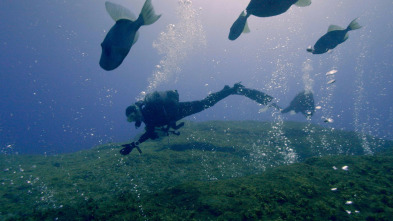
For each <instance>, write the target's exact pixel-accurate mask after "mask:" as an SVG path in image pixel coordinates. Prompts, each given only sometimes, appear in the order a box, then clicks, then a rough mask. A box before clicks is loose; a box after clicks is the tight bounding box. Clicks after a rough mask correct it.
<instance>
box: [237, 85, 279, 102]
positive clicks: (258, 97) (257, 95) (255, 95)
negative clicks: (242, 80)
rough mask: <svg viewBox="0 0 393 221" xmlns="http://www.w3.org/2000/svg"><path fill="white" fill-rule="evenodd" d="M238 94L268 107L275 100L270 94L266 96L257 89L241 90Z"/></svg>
mask: <svg viewBox="0 0 393 221" xmlns="http://www.w3.org/2000/svg"><path fill="white" fill-rule="evenodd" d="M237 94H240V95H244V96H246V97H248V98H249V99H251V100H253V101H255V102H257V103H259V104H262V105H267V104H268V103H269V102H271V101H272V100H273V97H272V96H270V95H268V94H265V93H263V92H261V91H258V90H255V89H248V88H244V87H243V88H241V89H240V90H239V91H238V93H237Z"/></svg>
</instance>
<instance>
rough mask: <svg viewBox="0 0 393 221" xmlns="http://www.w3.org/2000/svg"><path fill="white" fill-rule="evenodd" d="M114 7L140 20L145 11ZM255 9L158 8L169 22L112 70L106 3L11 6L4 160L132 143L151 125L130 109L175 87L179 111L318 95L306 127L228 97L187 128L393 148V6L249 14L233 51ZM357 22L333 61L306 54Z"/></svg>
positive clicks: (200, 3)
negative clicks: (352, 137) (326, 134)
mask: <svg viewBox="0 0 393 221" xmlns="http://www.w3.org/2000/svg"><path fill="white" fill-rule="evenodd" d="M112 2H114V3H117V4H120V5H122V6H124V7H126V8H129V9H130V10H131V11H132V12H134V13H135V14H136V15H138V14H139V13H140V11H141V8H142V6H143V3H144V1H143V0H131V1H125V0H113V1H112ZM248 3H249V1H248V0H214V1H208V0H194V1H190V0H166V1H159V0H153V1H152V4H153V6H154V9H155V12H156V13H157V14H162V16H161V18H160V19H159V20H158V21H157V22H155V23H154V24H151V25H148V26H143V27H141V28H140V30H139V32H140V36H139V40H138V42H137V43H136V44H135V45H133V47H132V49H131V51H130V53H129V54H128V56H127V57H126V58H125V59H124V61H123V63H122V64H121V65H120V66H119V67H118V68H117V69H115V70H112V71H105V70H103V69H102V68H101V67H100V65H99V60H100V55H101V46H100V44H101V43H102V41H103V40H104V38H105V36H106V34H107V33H108V31H109V30H110V28H111V27H112V26H113V25H114V21H113V20H112V18H111V17H110V16H109V15H108V13H107V12H106V10H105V1H104V0H98V1H92V0H78V1H76V0H50V1H48V0H41V1H20V0H16V1H15V0H2V1H1V2H0V21H1V22H0V30H1V34H0V77H1V78H0V93H1V99H0V118H1V119H0V148H1V151H2V152H3V153H29V154H30V153H33V154H59V153H70V152H76V151H79V150H82V149H91V148H92V147H94V146H96V145H101V144H107V143H111V142H126V141H129V140H132V139H133V138H134V137H135V136H136V135H138V134H140V133H142V132H143V127H141V128H139V129H135V126H134V124H131V123H128V122H127V119H126V116H125V109H126V107H127V106H129V105H131V104H133V103H134V102H136V101H137V100H138V99H141V97H143V95H144V94H146V93H149V92H152V91H155V90H172V89H177V90H178V92H179V94H180V101H192V100H199V99H203V98H205V97H206V96H207V95H208V94H209V93H211V92H216V91H219V90H221V89H222V88H223V87H224V85H230V86H232V85H233V84H234V83H237V82H242V84H243V85H244V86H246V87H247V88H253V89H258V90H261V91H263V92H265V93H267V94H269V95H271V96H273V97H274V102H276V103H277V104H279V105H280V106H287V105H288V104H289V103H290V101H291V100H292V99H293V98H294V96H295V95H296V94H297V93H299V92H300V91H303V90H310V91H312V92H313V94H314V99H315V105H316V106H320V109H317V110H316V112H315V114H314V115H313V116H312V118H311V119H306V118H305V117H304V116H303V115H301V114H300V113H298V114H294V115H291V114H285V115H283V114H279V113H277V111H275V110H273V109H269V110H267V111H260V110H261V109H262V108H263V107H262V106H260V105H258V104H257V103H255V102H253V101H251V100H248V99H246V98H244V97H241V96H230V97H228V98H226V99H224V100H223V101H221V102H219V103H218V104H217V105H215V106H214V107H212V108H209V109H208V110H205V111H203V112H201V113H198V114H195V115H193V116H190V117H188V118H187V120H189V121H196V122H201V121H211V120H217V121H249V120H252V121H268V122H272V123H273V124H276V125H278V126H279V125H281V124H282V122H285V121H298V122H306V123H312V124H317V125H320V126H323V127H325V128H326V129H327V130H332V131H333V130H337V129H343V130H346V131H355V132H358V133H359V136H360V138H362V139H363V138H364V139H363V141H364V142H363V144H362V145H363V147H364V149H365V150H367V148H368V146H369V145H368V143H367V142H369V141H368V139H366V137H367V136H368V135H372V136H375V137H378V138H383V139H388V140H392V139H393V101H392V100H393V99H392V98H393V70H392V69H393V61H392V58H393V40H392V39H393V2H392V1H391V0H377V1H365V0H329V1H324V0H313V1H312V3H311V5H309V6H307V7H297V6H295V5H294V6H292V7H291V8H290V9H289V10H288V11H287V12H285V13H283V14H281V15H277V16H273V17H268V18H260V17H255V16H250V17H249V18H248V25H249V28H250V33H244V34H241V35H240V37H239V38H238V39H236V40H235V41H231V40H229V39H228V34H229V30H230V28H231V26H232V24H233V23H234V22H235V20H236V19H237V18H238V17H239V14H240V13H241V12H242V11H243V10H245V8H246V7H247V5H248ZM355 18H358V20H357V21H358V23H359V24H360V25H361V26H362V28H360V29H358V30H353V31H350V32H349V38H348V40H346V41H345V42H344V43H342V44H340V45H338V46H337V47H336V48H335V49H333V50H331V51H329V52H328V53H325V54H319V55H317V54H311V53H309V52H307V51H306V49H307V47H309V46H312V45H314V44H315V42H316V41H317V40H318V39H319V38H320V37H321V36H322V35H324V34H325V33H326V32H327V29H328V27H329V25H331V24H334V25H338V26H341V27H344V28H345V27H347V26H348V25H349V23H350V22H351V21H352V20H354V19H355ZM333 80H335V82H334V83H330V82H333ZM328 82H329V84H328ZM245 139H246V138H245ZM366 152H367V151H366ZM133 154H135V153H133Z"/></svg>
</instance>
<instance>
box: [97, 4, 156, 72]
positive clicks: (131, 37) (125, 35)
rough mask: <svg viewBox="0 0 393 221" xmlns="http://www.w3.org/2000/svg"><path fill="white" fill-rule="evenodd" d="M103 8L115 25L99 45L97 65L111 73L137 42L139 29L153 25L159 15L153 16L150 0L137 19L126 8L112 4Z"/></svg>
mask: <svg viewBox="0 0 393 221" xmlns="http://www.w3.org/2000/svg"><path fill="white" fill-rule="evenodd" d="M105 8H106V11H107V12H108V14H109V15H110V16H111V18H112V19H113V20H114V21H115V22H116V23H115V24H114V25H113V26H112V28H111V29H110V30H109V32H108V33H107V35H106V36H105V39H104V41H103V42H102V43H101V48H102V53H101V58H100V62H99V64H100V66H101V68H102V69H104V70H106V71H111V70H114V69H116V68H117V67H119V66H120V65H121V63H122V62H123V60H124V59H125V58H126V57H127V55H128V53H129V52H130V50H131V47H132V46H133V45H134V44H135V43H136V42H137V40H138V38H139V31H138V30H139V28H140V27H141V26H143V25H150V24H153V23H155V22H156V21H157V20H158V19H159V18H160V17H161V15H156V14H155V12H154V8H153V5H152V4H151V0H146V2H145V4H144V5H143V7H142V10H141V13H140V14H139V17H138V18H136V16H135V15H134V14H133V13H132V12H131V11H130V10H128V9H127V8H125V7H123V6H121V5H118V4H115V3H112V2H105Z"/></svg>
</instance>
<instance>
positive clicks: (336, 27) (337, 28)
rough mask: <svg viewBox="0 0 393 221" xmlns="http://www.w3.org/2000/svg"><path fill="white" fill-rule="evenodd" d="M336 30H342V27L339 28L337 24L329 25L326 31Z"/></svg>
mask: <svg viewBox="0 0 393 221" xmlns="http://www.w3.org/2000/svg"><path fill="white" fill-rule="evenodd" d="M338 30H344V28H341V27H340V26H338V25H330V26H329V28H328V31H327V32H331V31H338Z"/></svg>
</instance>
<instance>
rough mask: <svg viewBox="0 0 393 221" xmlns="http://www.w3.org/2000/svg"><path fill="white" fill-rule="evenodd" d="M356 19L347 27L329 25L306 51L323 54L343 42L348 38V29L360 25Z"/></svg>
mask: <svg viewBox="0 0 393 221" xmlns="http://www.w3.org/2000/svg"><path fill="white" fill-rule="evenodd" d="M356 19H357V18H356ZM356 19H354V20H353V21H352V22H351V23H350V24H349V25H348V27H347V28H341V27H340V26H337V25H330V26H329V28H328V31H327V33H326V34H325V35H323V36H322V37H321V38H320V39H319V40H318V41H317V43H315V45H314V47H309V48H307V51H308V52H311V53H313V54H323V53H326V52H328V51H329V50H331V49H333V48H335V47H337V45H339V44H341V43H343V42H344V41H346V40H347V39H348V32H349V31H352V30H356V29H359V28H361V27H362V26H360V25H359V23H357V21H356Z"/></svg>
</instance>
